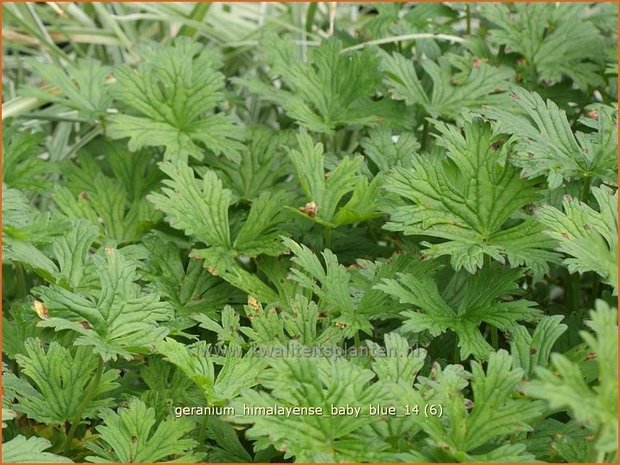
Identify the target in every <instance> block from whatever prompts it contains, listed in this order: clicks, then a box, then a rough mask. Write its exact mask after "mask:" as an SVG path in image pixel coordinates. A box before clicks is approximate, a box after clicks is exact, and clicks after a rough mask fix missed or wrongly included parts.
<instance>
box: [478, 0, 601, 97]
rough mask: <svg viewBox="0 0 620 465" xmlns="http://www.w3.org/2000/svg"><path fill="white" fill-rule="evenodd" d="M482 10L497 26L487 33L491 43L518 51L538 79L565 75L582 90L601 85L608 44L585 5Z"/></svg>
mask: <svg viewBox="0 0 620 465" xmlns="http://www.w3.org/2000/svg"><path fill="white" fill-rule="evenodd" d="M481 12H482V15H483V16H484V17H486V18H487V19H489V20H490V21H492V22H493V23H495V24H496V25H497V26H499V28H491V29H490V30H489V37H490V39H491V41H493V42H494V43H496V44H501V45H505V46H506V47H507V49H508V50H510V51H513V52H516V53H519V54H520V55H521V56H522V57H523V58H525V60H526V64H527V65H531V66H533V67H534V68H535V70H536V71H537V73H538V76H539V79H541V80H543V79H544V80H546V81H559V80H561V79H562V77H563V76H568V77H569V78H570V79H572V80H573V81H574V82H575V83H576V84H577V85H578V86H579V87H581V88H582V89H587V88H588V87H590V86H596V85H602V84H603V82H602V79H601V77H600V69H599V68H600V66H601V65H602V62H603V60H604V51H605V50H606V49H607V44H606V42H605V41H604V39H603V37H602V35H601V34H600V32H599V31H598V29H597V28H596V26H595V24H594V23H593V22H592V21H591V20H590V19H589V18H588V16H589V12H588V11H587V9H586V8H585V7H584V5H583V4H574V5H570V6H568V5H561V6H560V5H556V4H553V3H537V4H527V3H514V4H513V5H505V4H501V3H492V4H488V5H484V7H482V8H481Z"/></svg>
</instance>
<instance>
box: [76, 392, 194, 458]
mask: <svg viewBox="0 0 620 465" xmlns="http://www.w3.org/2000/svg"><path fill="white" fill-rule="evenodd" d="M101 418H102V420H103V423H104V424H103V425H99V426H97V427H96V429H97V431H98V432H99V435H100V437H99V440H98V442H97V443H94V444H93V443H87V444H85V446H86V447H87V448H88V449H89V450H90V451H91V452H94V453H95V454H96V455H94V456H93V455H90V456H88V457H86V460H88V461H90V462H95V463H106V462H121V463H123V462H124V463H135V462H137V463H154V462H158V461H173V462H181V463H188V462H196V461H199V460H200V459H201V457H202V456H201V454H194V453H193V452H192V450H193V448H194V446H195V445H196V441H194V440H193V439H190V438H188V437H187V435H188V434H189V433H190V432H191V431H192V429H193V427H194V424H193V422H192V421H191V420H189V419H186V418H181V419H177V418H170V419H167V420H163V421H161V422H156V420H155V411H154V410H153V409H151V408H147V407H146V406H145V405H144V403H142V402H141V401H140V400H137V399H132V400H131V401H130V402H129V405H128V406H127V407H122V408H119V409H118V412H114V411H113V410H111V409H105V410H104V411H103V412H102V414H101Z"/></svg>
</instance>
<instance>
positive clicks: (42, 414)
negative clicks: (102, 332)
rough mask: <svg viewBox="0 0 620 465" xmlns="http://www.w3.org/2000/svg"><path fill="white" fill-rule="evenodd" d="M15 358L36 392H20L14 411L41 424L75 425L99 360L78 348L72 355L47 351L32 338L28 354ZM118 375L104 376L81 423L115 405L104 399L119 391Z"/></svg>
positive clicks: (57, 347)
mask: <svg viewBox="0 0 620 465" xmlns="http://www.w3.org/2000/svg"><path fill="white" fill-rule="evenodd" d="M16 358H17V362H18V363H19V366H20V368H21V369H22V374H23V375H25V376H26V377H27V378H29V379H30V380H31V383H32V384H33V386H34V387H35V390H34V391H33V390H32V389H30V388H29V389H28V390H22V389H18V390H17V400H18V403H16V404H14V409H15V410H17V411H18V412H22V413H25V414H26V415H27V416H28V417H29V418H32V419H34V420H36V421H38V422H40V423H47V424H52V425H61V424H63V423H65V422H66V421H72V420H73V419H74V417H75V415H76V414H77V412H78V407H79V406H80V403H81V402H82V400H83V397H84V393H85V392H86V391H87V389H86V388H87V386H88V385H89V383H90V381H91V378H92V377H93V376H94V373H95V371H96V369H97V359H96V358H94V357H92V355H91V351H90V349H89V348H87V347H78V348H77V349H76V350H75V351H74V352H73V353H72V352H71V351H69V350H68V349H65V348H64V347H62V346H61V345H60V344H58V343H57V342H51V343H50V345H49V348H48V349H47V351H45V350H44V349H43V346H42V343H41V341H40V340H39V339H32V338H30V339H28V340H27V341H26V342H25V354H24V355H21V354H18V355H17V357H16ZM118 374H119V373H118V371H117V370H105V371H104V372H103V373H102V375H101V380H100V382H99V384H98V385H97V387H96V388H95V393H94V395H93V397H92V399H91V401H90V402H89V403H88V404H87V405H86V407H85V408H84V411H83V412H82V415H81V418H80V419H83V418H94V417H95V416H96V415H97V413H98V411H99V410H100V409H101V408H102V407H108V406H111V405H112V403H113V399H112V398H110V397H107V398H106V397H104V396H105V395H106V394H109V393H110V391H112V390H114V389H115V388H116V387H118V383H116V382H115V380H116V378H117V377H118ZM52 399H53V400H52Z"/></svg>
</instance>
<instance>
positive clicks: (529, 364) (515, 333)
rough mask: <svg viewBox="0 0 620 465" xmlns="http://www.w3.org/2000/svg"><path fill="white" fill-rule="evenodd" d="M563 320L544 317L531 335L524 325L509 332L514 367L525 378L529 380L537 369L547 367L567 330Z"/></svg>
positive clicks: (560, 317) (557, 316)
mask: <svg viewBox="0 0 620 465" xmlns="http://www.w3.org/2000/svg"><path fill="white" fill-rule="evenodd" d="M562 318H563V316H562V315H554V316H545V317H543V318H542V319H541V320H540V321H539V322H538V325H537V326H536V328H535V329H534V332H533V334H531V335H530V333H529V332H528V330H527V329H526V328H525V327H524V326H522V325H517V326H513V327H512V328H511V329H510V330H509V333H510V339H509V342H510V354H511V355H512V358H513V366H514V367H515V368H520V369H522V370H523V377H524V378H526V379H529V378H530V377H531V376H532V375H533V373H534V370H535V369H536V367H538V366H541V367H545V366H547V364H548V362H549V355H550V353H551V348H552V347H553V344H555V342H556V341H557V340H558V338H559V337H560V336H561V335H562V333H564V331H566V328H567V326H566V325H565V324H561V323H560V322H561V321H562Z"/></svg>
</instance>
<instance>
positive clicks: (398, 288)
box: [375, 263, 540, 359]
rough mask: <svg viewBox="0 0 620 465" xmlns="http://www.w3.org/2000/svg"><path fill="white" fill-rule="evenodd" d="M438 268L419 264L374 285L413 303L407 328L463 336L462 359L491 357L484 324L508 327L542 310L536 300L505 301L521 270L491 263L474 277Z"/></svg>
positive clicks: (503, 328) (406, 315)
mask: <svg viewBox="0 0 620 465" xmlns="http://www.w3.org/2000/svg"><path fill="white" fill-rule="evenodd" d="M436 268H437V265H434V264H430V265H428V264H424V263H420V264H419V266H418V267H417V268H416V270H415V272H410V273H406V274H405V273H403V274H400V275H399V277H398V279H384V280H383V283H381V284H378V285H376V286H375V288H376V289H379V290H382V291H383V292H385V293H387V294H389V295H392V296H394V297H396V298H397V299H398V300H399V301H400V302H401V303H405V304H410V305H412V306H413V307H414V310H410V311H405V312H402V315H403V316H405V317H406V320H405V322H404V323H403V326H402V329H403V331H407V332H413V333H419V332H421V331H425V330H427V331H429V332H430V334H431V336H435V337H436V336H439V335H440V334H442V333H443V332H445V331H446V330H448V329H449V330H451V331H454V332H455V333H456V334H457V336H458V338H459V341H458V346H459V347H460V349H461V359H465V358H467V357H468V356H469V355H470V354H473V355H475V356H476V357H477V358H479V359H487V358H488V357H489V352H491V351H492V348H491V345H490V344H489V343H488V342H487V341H486V340H485V339H484V337H483V336H482V334H481V332H480V325H481V323H483V322H485V323H488V324H490V325H492V326H495V327H496V328H499V329H501V330H503V331H505V330H508V329H510V328H511V327H512V326H513V325H515V324H516V322H517V321H520V320H521V321H531V320H533V319H534V318H535V317H536V316H537V315H538V314H539V313H540V312H539V311H538V310H536V309H534V308H532V307H533V306H534V305H535V302H530V301H528V300H525V299H519V300H513V301H502V298H505V297H506V296H508V295H510V294H514V293H516V290H517V285H516V284H515V280H517V279H518V278H519V277H521V275H522V271H521V270H517V269H509V270H507V269H502V268H501V267H499V266H489V267H485V268H483V269H482V270H481V271H480V272H478V273H476V274H475V275H473V276H470V275H468V274H467V273H465V272H463V271H460V272H451V271H450V270H444V271H443V273H441V274H438V272H437V270H436ZM439 283H442V285H441V288H440V287H439V285H438V284H439ZM440 289H441V290H440Z"/></svg>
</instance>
